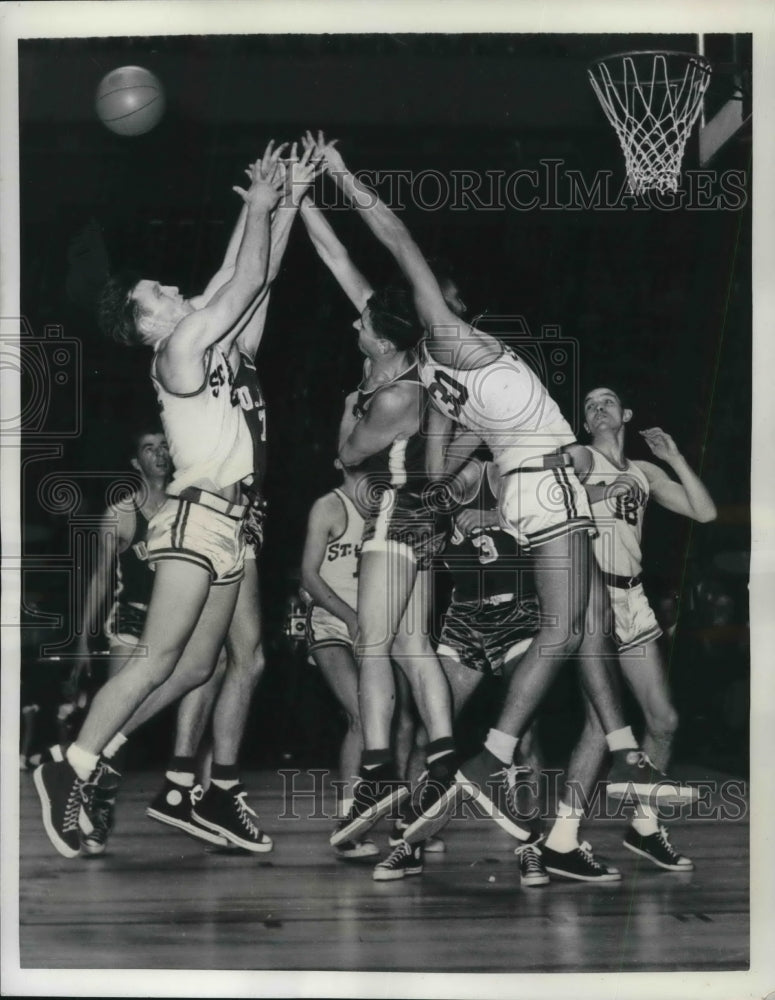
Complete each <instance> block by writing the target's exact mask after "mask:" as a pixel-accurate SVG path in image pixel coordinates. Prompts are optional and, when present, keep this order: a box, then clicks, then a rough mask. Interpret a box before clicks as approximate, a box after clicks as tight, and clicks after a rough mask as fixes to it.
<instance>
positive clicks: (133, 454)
mask: <svg viewBox="0 0 775 1000" xmlns="http://www.w3.org/2000/svg"><path fill="white" fill-rule="evenodd" d="M149 434H164V428H163V427H162V425H161V423H160V422H159V421H157V420H153V419H151V420H149V421H148V422H147V423H145V424H142V425H141V426H140V427H138V429H137V430H134V431H132V432H131V433H130V434H129V435H128V438H127V454H128V457H129V459H130V461H131V459H133V458H137V449H138V448H139V447H140V442H141V441H142V439H143V438H144V437H147V436H148V435H149Z"/></svg>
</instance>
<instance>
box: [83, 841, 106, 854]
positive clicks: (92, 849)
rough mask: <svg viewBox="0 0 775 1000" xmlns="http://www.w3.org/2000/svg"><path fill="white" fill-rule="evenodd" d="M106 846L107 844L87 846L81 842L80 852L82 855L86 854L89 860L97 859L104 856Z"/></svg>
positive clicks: (84, 842) (87, 844)
mask: <svg viewBox="0 0 775 1000" xmlns="http://www.w3.org/2000/svg"><path fill="white" fill-rule="evenodd" d="M107 846H108V845H107V843H104V844H89V843H87V842H86V841H84V840H82V841H81V850H82V851H83V853H84V854H88V855H89V857H90V858H98V857H99V856H100V855H102V854H104V853H105V848H106V847H107Z"/></svg>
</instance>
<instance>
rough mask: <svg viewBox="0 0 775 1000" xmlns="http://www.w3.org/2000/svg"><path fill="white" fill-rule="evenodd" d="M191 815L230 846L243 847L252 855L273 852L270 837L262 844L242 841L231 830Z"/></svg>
mask: <svg viewBox="0 0 775 1000" xmlns="http://www.w3.org/2000/svg"><path fill="white" fill-rule="evenodd" d="M191 815H192V816H193V817H194V819H195V820H196V821H197V823H201V824H202V826H204V827H207V829H208V830H212V831H213V832H214V833H218V834H220V835H221V837H224V838H225V839H226V840H227V841H228V842H229V843H230V844H234V846H235V847H241V848H242V849H243V850H244V851H250V853H251V854H266V852H267V851H271V850H272V848H273V847H274V842H273V841H272V840H271V838H270V837H266V834H264V836H265V837H266V841H265V842H264V843H261V844H257V843H256V842H255V841H254V840H242V839H241V838H240V837H238V836H236V834H233V833H232V832H231V831H230V830H226V829H224V827H222V826H218V824H217V823H212V822H211V821H210V820H209V819H204V817H202V816H200V815H199V813H197V812H195V811H194V810H193V809H192V810H191Z"/></svg>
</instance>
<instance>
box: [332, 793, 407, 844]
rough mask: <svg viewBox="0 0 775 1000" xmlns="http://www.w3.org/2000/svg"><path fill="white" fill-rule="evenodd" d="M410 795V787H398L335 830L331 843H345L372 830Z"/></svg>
mask: <svg viewBox="0 0 775 1000" xmlns="http://www.w3.org/2000/svg"><path fill="white" fill-rule="evenodd" d="M408 795H409V789H408V788H403V787H402V788H397V789H396V791H394V792H392V793H391V794H390V795H388V796H387V797H386V798H384V799H381V800H380V801H379V802H375V803H374V805H373V806H370V807H369V808H368V809H367V810H366V811H365V812H363V813H361V815H360V816H358V817H356V818H355V819H354V820H352V822H350V823H348V825H347V826H345V827H344V828H343V829H341V830H335V831H334V832H333V833H332V834H331V836H330V837H329V839H328V842H329V844H330V845H331V846H332V847H336V846H337V844H343V843H344V842H345V841H347V840H357V839H358V837H359V835H360V834H362V833H365V832H366V831H367V830H370V829H371V828H372V827H373V826H374V824H375V823H376V822H377V821H378V820H380V819H382V817H383V816H385V815H386V814H387V813H389V812H390V810H391V809H393V808H395V807H396V806H399V805H400V804H401V803H402V802H403V801H404V799H405V798H406V797H407V796H408Z"/></svg>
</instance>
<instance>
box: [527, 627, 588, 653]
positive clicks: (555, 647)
mask: <svg viewBox="0 0 775 1000" xmlns="http://www.w3.org/2000/svg"><path fill="white" fill-rule="evenodd" d="M583 637H584V636H583V630H582V629H580V628H579V629H573V628H570V629H561V628H556V627H554V628H546V629H541V631H540V632H539V633H538V635H537V636H536V637H535V639H534V640H533V641H534V643H535V644H536V646H537V647H538V649H539V650H540V651H541V655H542V656H547V657H552V658H553V659H557V658H560V659H563V660H564V659H567V658H568V657H569V656H574V655H575V654H576V653H577V652H578V651H579V648H580V646H581V642H582V639H583Z"/></svg>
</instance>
